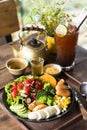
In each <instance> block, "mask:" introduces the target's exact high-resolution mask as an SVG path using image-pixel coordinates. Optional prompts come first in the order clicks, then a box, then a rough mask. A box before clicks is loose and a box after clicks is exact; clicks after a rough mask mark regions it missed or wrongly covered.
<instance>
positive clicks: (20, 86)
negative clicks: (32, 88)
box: [17, 82, 24, 91]
mask: <svg viewBox="0 0 87 130" xmlns="http://www.w3.org/2000/svg"><path fill="white" fill-rule="evenodd" d="M23 87H24V85H23V83H21V82H18V83H17V90H18V91H20V90H22V89H23Z"/></svg>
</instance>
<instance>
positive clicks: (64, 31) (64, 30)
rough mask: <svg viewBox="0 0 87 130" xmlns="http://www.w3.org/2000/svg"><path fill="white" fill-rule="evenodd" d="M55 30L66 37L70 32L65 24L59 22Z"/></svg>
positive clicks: (60, 35)
mask: <svg viewBox="0 0 87 130" xmlns="http://www.w3.org/2000/svg"><path fill="white" fill-rule="evenodd" d="M55 31H56V33H57V35H58V36H59V37H64V36H65V35H66V34H67V32H68V30H67V27H66V26H65V25H63V24H59V25H58V26H57V28H56V30H55Z"/></svg>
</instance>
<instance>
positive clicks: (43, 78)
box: [40, 74, 57, 88]
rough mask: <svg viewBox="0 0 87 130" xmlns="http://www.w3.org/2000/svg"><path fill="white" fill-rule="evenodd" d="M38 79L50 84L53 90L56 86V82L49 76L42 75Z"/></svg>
mask: <svg viewBox="0 0 87 130" xmlns="http://www.w3.org/2000/svg"><path fill="white" fill-rule="evenodd" d="M40 79H41V80H42V81H44V82H47V83H50V84H51V85H52V87H53V88H55V86H56V84H57V80H56V79H55V78H54V77H53V76H52V75H49V74H44V75H42V76H40Z"/></svg>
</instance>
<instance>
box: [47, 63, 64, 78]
mask: <svg viewBox="0 0 87 130" xmlns="http://www.w3.org/2000/svg"><path fill="white" fill-rule="evenodd" d="M61 71H62V67H61V66H60V65H57V64H47V65H45V66H44V73H47V74H50V75H53V76H57V75H59V74H60V73H61Z"/></svg>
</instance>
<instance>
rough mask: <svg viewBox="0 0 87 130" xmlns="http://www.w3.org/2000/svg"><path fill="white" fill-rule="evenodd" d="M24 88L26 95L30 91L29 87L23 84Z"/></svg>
mask: <svg viewBox="0 0 87 130" xmlns="http://www.w3.org/2000/svg"><path fill="white" fill-rule="evenodd" d="M24 90H25V93H26V94H27V95H28V94H29V93H30V92H31V87H29V86H25V87H24Z"/></svg>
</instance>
